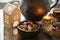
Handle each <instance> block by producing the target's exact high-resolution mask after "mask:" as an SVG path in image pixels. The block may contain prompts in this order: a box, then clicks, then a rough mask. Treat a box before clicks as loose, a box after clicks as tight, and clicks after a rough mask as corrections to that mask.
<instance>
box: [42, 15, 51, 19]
mask: <svg viewBox="0 0 60 40" xmlns="http://www.w3.org/2000/svg"><path fill="white" fill-rule="evenodd" d="M43 19H44V20H51V16H44V17H43Z"/></svg>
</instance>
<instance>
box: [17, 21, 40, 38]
mask: <svg viewBox="0 0 60 40" xmlns="http://www.w3.org/2000/svg"><path fill="white" fill-rule="evenodd" d="M23 22H26V21H22V22H20V24H19V25H18V27H17V29H18V33H19V36H21V38H35V37H36V36H37V35H38V33H39V29H40V25H39V24H38V23H35V22H33V23H35V24H37V25H38V28H37V29H35V30H34V31H26V30H22V29H21V28H20V25H21V23H23Z"/></svg>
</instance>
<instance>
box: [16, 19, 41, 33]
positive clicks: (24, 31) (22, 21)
mask: <svg viewBox="0 0 60 40" xmlns="http://www.w3.org/2000/svg"><path fill="white" fill-rule="evenodd" d="M26 21H27V20H25V21H22V22H26ZM22 22H20V23H19V25H18V26H17V28H18V29H19V30H21V31H24V32H36V31H38V30H39V29H40V25H39V24H38V23H37V22H34V21H31V22H33V23H36V24H37V25H38V28H37V29H36V30H34V31H27V30H23V29H21V28H20V24H21V23H22Z"/></svg>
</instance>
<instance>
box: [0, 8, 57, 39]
mask: <svg viewBox="0 0 60 40" xmlns="http://www.w3.org/2000/svg"><path fill="white" fill-rule="evenodd" d="M53 9H54V8H53ZM53 9H52V10H51V13H52V11H53ZM21 18H22V19H21V21H23V20H25V18H24V17H23V15H22V14H21ZM3 20H4V19H3V10H2V9H0V40H4V21H3ZM40 38H44V39H41V40H46V38H48V37H46V35H45V34H44V33H43V32H41V36H40ZM48 40H56V39H54V38H52V39H48Z"/></svg>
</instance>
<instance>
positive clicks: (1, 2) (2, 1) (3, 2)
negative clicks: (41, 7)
mask: <svg viewBox="0 0 60 40" xmlns="http://www.w3.org/2000/svg"><path fill="white" fill-rule="evenodd" d="M16 1H18V2H19V5H21V3H22V1H23V0H0V9H2V8H3V7H4V6H5V5H6V3H8V2H9V3H13V2H16ZM53 2H55V0H49V3H50V4H51V3H53ZM59 7H60V0H59V3H58V5H57V6H56V8H59Z"/></svg>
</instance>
